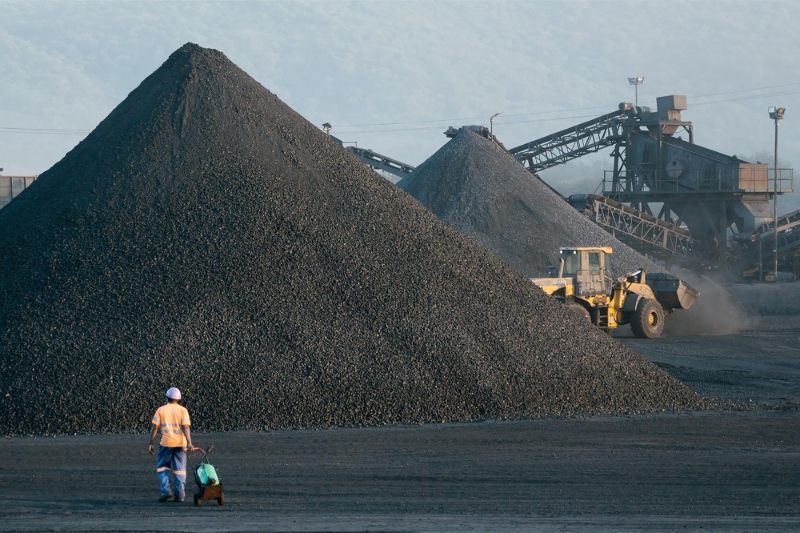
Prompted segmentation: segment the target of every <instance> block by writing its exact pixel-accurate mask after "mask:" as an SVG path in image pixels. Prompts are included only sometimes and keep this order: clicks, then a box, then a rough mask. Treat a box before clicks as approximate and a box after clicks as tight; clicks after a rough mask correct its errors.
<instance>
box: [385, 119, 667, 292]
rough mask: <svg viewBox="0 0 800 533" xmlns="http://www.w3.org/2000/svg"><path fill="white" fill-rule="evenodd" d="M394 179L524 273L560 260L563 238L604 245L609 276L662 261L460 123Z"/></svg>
mask: <svg viewBox="0 0 800 533" xmlns="http://www.w3.org/2000/svg"><path fill="white" fill-rule="evenodd" d="M398 186H399V187H400V188H402V189H403V190H405V191H406V192H408V193H409V194H411V195H412V196H413V197H415V198H416V199H418V200H419V201H420V202H421V203H422V204H423V205H424V206H426V207H427V208H428V209H430V210H431V211H432V212H433V213H435V214H436V215H437V216H438V217H439V218H441V219H442V220H444V221H445V222H447V223H448V224H449V225H450V226H451V227H453V228H455V229H456V230H458V231H459V232H461V233H463V234H464V235H466V236H467V237H469V238H470V239H472V240H473V241H475V242H476V243H478V244H479V245H480V246H482V247H483V248H486V249H487V250H489V251H491V252H492V253H493V254H494V255H496V256H497V257H499V258H500V259H502V260H503V261H505V262H506V263H508V264H509V265H511V266H512V267H514V268H516V269H517V270H519V271H520V272H521V273H523V274H525V275H526V276H528V277H542V276H545V275H547V267H548V266H551V265H553V266H555V265H558V261H559V259H558V249H559V247H562V246H610V247H611V248H612V249H613V250H614V253H613V255H612V257H611V260H612V270H613V273H614V275H615V277H619V276H622V275H624V274H625V273H626V272H633V271H635V270H636V269H638V268H642V267H645V268H646V270H648V271H650V272H661V271H662V269H661V268H660V267H658V266H657V265H656V264H654V263H652V262H651V261H649V260H647V259H646V258H645V257H644V256H642V255H641V254H639V253H638V252H636V251H635V250H633V249H632V248H630V247H628V246H627V245H625V244H624V243H622V242H620V241H618V240H617V239H615V238H614V237H612V236H611V235H610V234H608V233H607V232H606V231H604V230H603V229H601V228H599V227H598V226H597V225H595V224H594V223H593V222H591V221H590V220H589V219H588V218H586V217H585V216H583V215H582V214H581V213H579V212H578V211H577V210H576V209H574V208H573V207H572V206H570V205H569V204H568V203H567V202H565V201H563V200H562V199H561V198H560V197H559V196H558V195H557V194H556V193H554V192H553V191H552V190H551V189H550V188H549V187H548V186H547V185H546V184H544V182H542V181H541V180H540V179H539V178H538V177H536V176H534V175H532V174H531V173H530V172H528V171H527V170H526V169H525V168H524V167H522V165H520V164H519V163H518V162H517V161H516V160H515V159H514V158H513V157H512V156H511V155H510V154H508V153H507V152H506V151H505V150H503V149H502V148H501V147H500V146H498V145H497V144H496V143H494V142H492V141H491V140H489V139H486V138H484V137H482V136H480V135H478V134H477V133H474V132H472V131H469V130H466V129H464V130H462V131H461V132H460V133H459V134H458V135H456V137H454V138H453V139H452V140H450V141H449V142H448V143H447V144H445V145H444V146H443V147H442V148H441V149H440V150H439V151H437V152H436V153H435V154H434V155H432V156H431V157H430V158H429V159H428V160H426V161H425V162H424V163H423V164H422V165H420V166H419V167H417V168H416V169H415V170H414V172H413V173H412V174H410V175H409V176H407V177H405V178H403V180H401V181H400V182H399V183H398Z"/></svg>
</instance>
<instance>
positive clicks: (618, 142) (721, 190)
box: [509, 95, 794, 268]
mask: <svg viewBox="0 0 800 533" xmlns="http://www.w3.org/2000/svg"><path fill="white" fill-rule="evenodd" d="M686 108H687V106H686V97H685V96H681V95H672V96H664V97H660V98H658V99H657V109H656V110H655V111H653V110H652V109H650V108H649V107H641V106H634V105H633V104H630V103H621V104H620V105H619V109H618V110H617V111H614V112H612V113H608V114H605V115H602V116H600V117H597V118H595V119H592V120H589V121H587V122H583V123H581V124H578V125H576V126H573V127H571V128H567V129H565V130H562V131H559V132H557V133H554V134H552V135H548V136H546V137H543V138H541V139H538V140H536V141H532V142H529V143H527V144H524V145H522V146H518V147H516V148H512V149H511V150H509V152H510V153H511V154H512V155H514V157H516V158H517V160H518V161H520V162H521V163H522V164H523V165H524V166H525V167H526V168H528V170H530V171H531V172H532V173H537V172H540V171H542V170H545V169H547V168H551V167H553V166H555V165H559V164H563V163H566V162H568V161H570V160H572V159H576V158H578V157H581V156H583V155H585V154H588V153H592V152H597V151H599V150H602V149H604V148H612V152H611V156H612V157H613V158H614V169H613V170H610V171H607V172H606V176H605V177H604V179H603V182H602V195H596V196H598V197H600V196H602V197H605V198H608V199H610V200H612V201H613V202H616V203H618V204H624V205H626V206H627V207H629V208H631V209H632V210H633V211H629V212H628V213H627V215H630V216H629V219H630V220H631V221H634V219H635V224H634V225H635V226H637V229H638V230H642V229H643V228H644V227H645V226H647V227H648V229H652V230H655V232H649V233H648V232H644V233H642V232H641V231H640V235H645V233H646V236H645V237H644V239H645V240H647V239H650V237H651V236H654V235H655V233H658V234H657V235H655V238H653V239H650V241H649V242H647V243H646V244H647V246H645V247H644V248H648V247H650V248H652V246H657V247H659V248H660V251H661V252H663V253H665V254H667V255H683V256H685V257H689V255H693V257H692V258H693V259H695V260H699V261H700V262H703V263H706V264H708V265H711V266H717V267H721V268H727V267H728V265H729V264H730V262H731V257H732V256H734V255H735V254H733V253H732V252H734V251H735V249H736V248H737V246H738V244H737V243H738V242H739V241H737V240H736V239H735V238H729V235H730V236H735V235H736V234H740V233H741V234H744V235H746V236H747V238H749V236H751V235H752V234H753V233H754V232H756V230H757V228H759V227H761V226H762V225H764V224H769V222H770V221H771V220H772V209H771V206H770V200H771V199H772V197H773V195H775V194H783V193H784V192H791V191H793V190H794V179H793V171H792V169H780V168H779V169H777V171H776V172H775V173H773V171H774V169H768V166H767V165H766V164H761V163H759V162H756V163H748V162H746V161H743V160H741V159H739V158H737V157H736V156H735V155H734V156H728V155H725V154H722V153H719V152H716V151H714V150H710V149H708V148H704V147H702V146H699V145H697V144H695V143H694V130H693V127H692V123H691V122H686V121H684V120H682V118H681V111H684V110H686ZM678 134H681V135H686V136H687V137H688V140H684V139H682V138H681V137H680V136H679V135H678ZM608 205H609V204H608V203H606V202H604V201H601V202H599V203H598V202H594V201H592V202H591V203H590V208H591V209H594V208H595V207H597V208H601V209H605V210H606V211H607V212H608V211H609V209H607V206H608ZM602 217H605V215H602ZM602 217H601V218H602ZM655 219H658V220H660V221H663V222H666V223H670V224H671V225H672V227H673V228H683V227H685V228H686V229H687V230H688V234H687V235H686V237H688V240H690V241H691V245H689V246H681V247H678V248H675V247H673V248H672V249H670V247H669V246H666V247H664V246H661V245H660V244H659V242H667V241H665V240H664V237H665V235H666V234H665V233H664V232H659V231H657V230H658V227H657V226H659V225H661V224H660V222H658V220H655ZM617 220H620V219H617ZM601 226H604V227H606V229H609V230H611V229H613V230H614V232H615V234H619V233H624V232H625V230H626V228H627V227H629V226H630V225H629V224H627V223H626V224H617V225H616V226H615V227H611V226H610V225H609V224H601ZM677 233H680V231H678V232H677ZM672 236H674V235H672ZM633 237H634V242H635V243H637V241H638V243H637V244H641V241H642V238H640V237H639V236H637V235H633ZM659 239H661V241H659ZM685 240H686V239H685ZM634 247H636V248H639V249H640V250H642V248H643V247H642V246H637V245H636V244H635V245H634ZM687 250H693V251H694V252H699V251H700V250H702V254H698V253H693V254H688V253H686V251H687ZM764 253H765V254H768V255H771V253H772V248H770V249H769V250H767V249H766V247H765V249H764ZM764 259H765V260H766V259H767V255H765V256H764Z"/></svg>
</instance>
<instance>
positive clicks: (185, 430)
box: [181, 425, 194, 452]
mask: <svg viewBox="0 0 800 533" xmlns="http://www.w3.org/2000/svg"><path fill="white" fill-rule="evenodd" d="M181 429H183V434H184V435H186V451H187V452H190V451H192V449H194V446H192V434H191V431H189V426H186V425H183V426H181Z"/></svg>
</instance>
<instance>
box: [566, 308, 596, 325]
mask: <svg viewBox="0 0 800 533" xmlns="http://www.w3.org/2000/svg"><path fill="white" fill-rule="evenodd" d="M564 305H566V307H567V309H570V310H572V311H573V312H575V313H577V314H578V315H579V316H581V317H582V318H583V319H584V320H586V322H588V323H589V324H591V323H592V315H590V314H589V311H587V310H586V308H585V307H584V306H582V305H581V304H576V303H568V304H564Z"/></svg>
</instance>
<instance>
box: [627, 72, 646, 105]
mask: <svg viewBox="0 0 800 533" xmlns="http://www.w3.org/2000/svg"><path fill="white" fill-rule="evenodd" d="M628 83H630V84H631V85H633V86H634V87H635V88H636V89H635V90H636V105H637V106H638V105H639V85H641V84H642V83H644V76H636V77H635V78H628Z"/></svg>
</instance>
